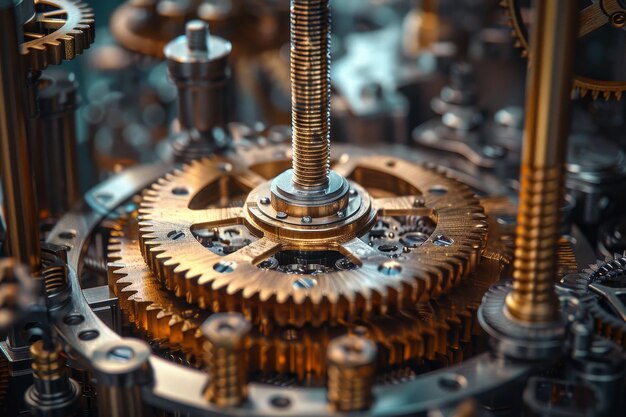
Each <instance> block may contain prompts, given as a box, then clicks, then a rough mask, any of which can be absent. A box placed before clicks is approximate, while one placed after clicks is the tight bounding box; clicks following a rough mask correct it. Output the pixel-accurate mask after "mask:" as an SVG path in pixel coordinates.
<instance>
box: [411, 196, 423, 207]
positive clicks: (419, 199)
mask: <svg viewBox="0 0 626 417" xmlns="http://www.w3.org/2000/svg"><path fill="white" fill-rule="evenodd" d="M425 205H426V200H424V197H416V198H415V200H413V207H424V206H425Z"/></svg>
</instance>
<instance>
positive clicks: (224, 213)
mask: <svg viewBox="0 0 626 417" xmlns="http://www.w3.org/2000/svg"><path fill="white" fill-rule="evenodd" d="M181 220H184V221H185V222H187V223H189V224H190V225H191V226H195V227H198V228H200V227H221V226H231V225H235V224H241V223H243V208H242V207H228V208H211V209H206V210H189V209H188V210H185V211H183V212H182V213H181Z"/></svg>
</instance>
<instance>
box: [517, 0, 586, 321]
mask: <svg viewBox="0 0 626 417" xmlns="http://www.w3.org/2000/svg"><path fill="white" fill-rule="evenodd" d="M577 6H578V3H577V2H573V1H571V0H550V1H541V2H536V6H535V10H536V14H535V16H536V19H535V24H534V25H533V33H532V38H531V39H532V45H533V47H532V48H531V50H530V62H531V65H530V69H529V75H528V87H527V98H526V103H527V104H526V122H525V123H526V124H525V129H524V150H523V155H522V166H521V172H520V193H519V211H518V216H517V230H516V233H517V235H516V239H515V246H516V249H515V262H514V272H513V279H514V281H513V291H512V292H511V293H510V294H509V295H508V296H507V299H506V307H507V311H508V313H510V314H511V316H513V317H514V318H516V319H518V320H520V321H523V322H550V321H552V320H554V319H555V318H556V317H557V315H558V300H557V296H556V293H555V292H554V282H555V276H556V272H557V251H558V246H557V242H558V239H559V235H560V214H561V207H562V201H563V173H564V172H565V169H564V163H565V154H566V149H567V139H568V132H569V106H570V91H571V85H572V65H573V55H574V48H573V47H574V41H575V39H576V14H577Z"/></svg>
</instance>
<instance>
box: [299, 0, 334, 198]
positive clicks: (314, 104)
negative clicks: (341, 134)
mask: <svg viewBox="0 0 626 417" xmlns="http://www.w3.org/2000/svg"><path fill="white" fill-rule="evenodd" d="M291 107H292V109H291V114H292V126H293V183H294V184H295V185H297V186H299V187H304V188H307V187H310V188H320V187H325V186H327V185H328V174H329V170H330V0H291Z"/></svg>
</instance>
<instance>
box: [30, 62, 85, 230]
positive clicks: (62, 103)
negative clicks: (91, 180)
mask: <svg viewBox="0 0 626 417" xmlns="http://www.w3.org/2000/svg"><path fill="white" fill-rule="evenodd" d="M36 88H37V104H38V109H39V113H38V117H37V118H35V119H32V123H31V126H32V127H31V131H30V133H31V137H30V140H31V142H30V149H31V161H32V167H33V169H34V172H35V181H36V184H37V191H38V203H39V218H40V219H42V220H43V219H46V218H53V219H56V218H59V217H60V216H62V215H63V214H65V213H66V212H67V211H68V210H69V209H70V208H71V207H72V206H73V205H74V203H76V201H78V200H79V199H80V191H79V187H78V167H77V160H76V114H75V111H76V108H77V107H78V97H77V92H76V88H77V83H76V82H75V81H74V79H73V76H72V75H71V74H67V73H65V72H62V71H55V72H48V73H46V74H43V75H42V76H41V77H40V78H39V79H38V80H37V85H36Z"/></svg>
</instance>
